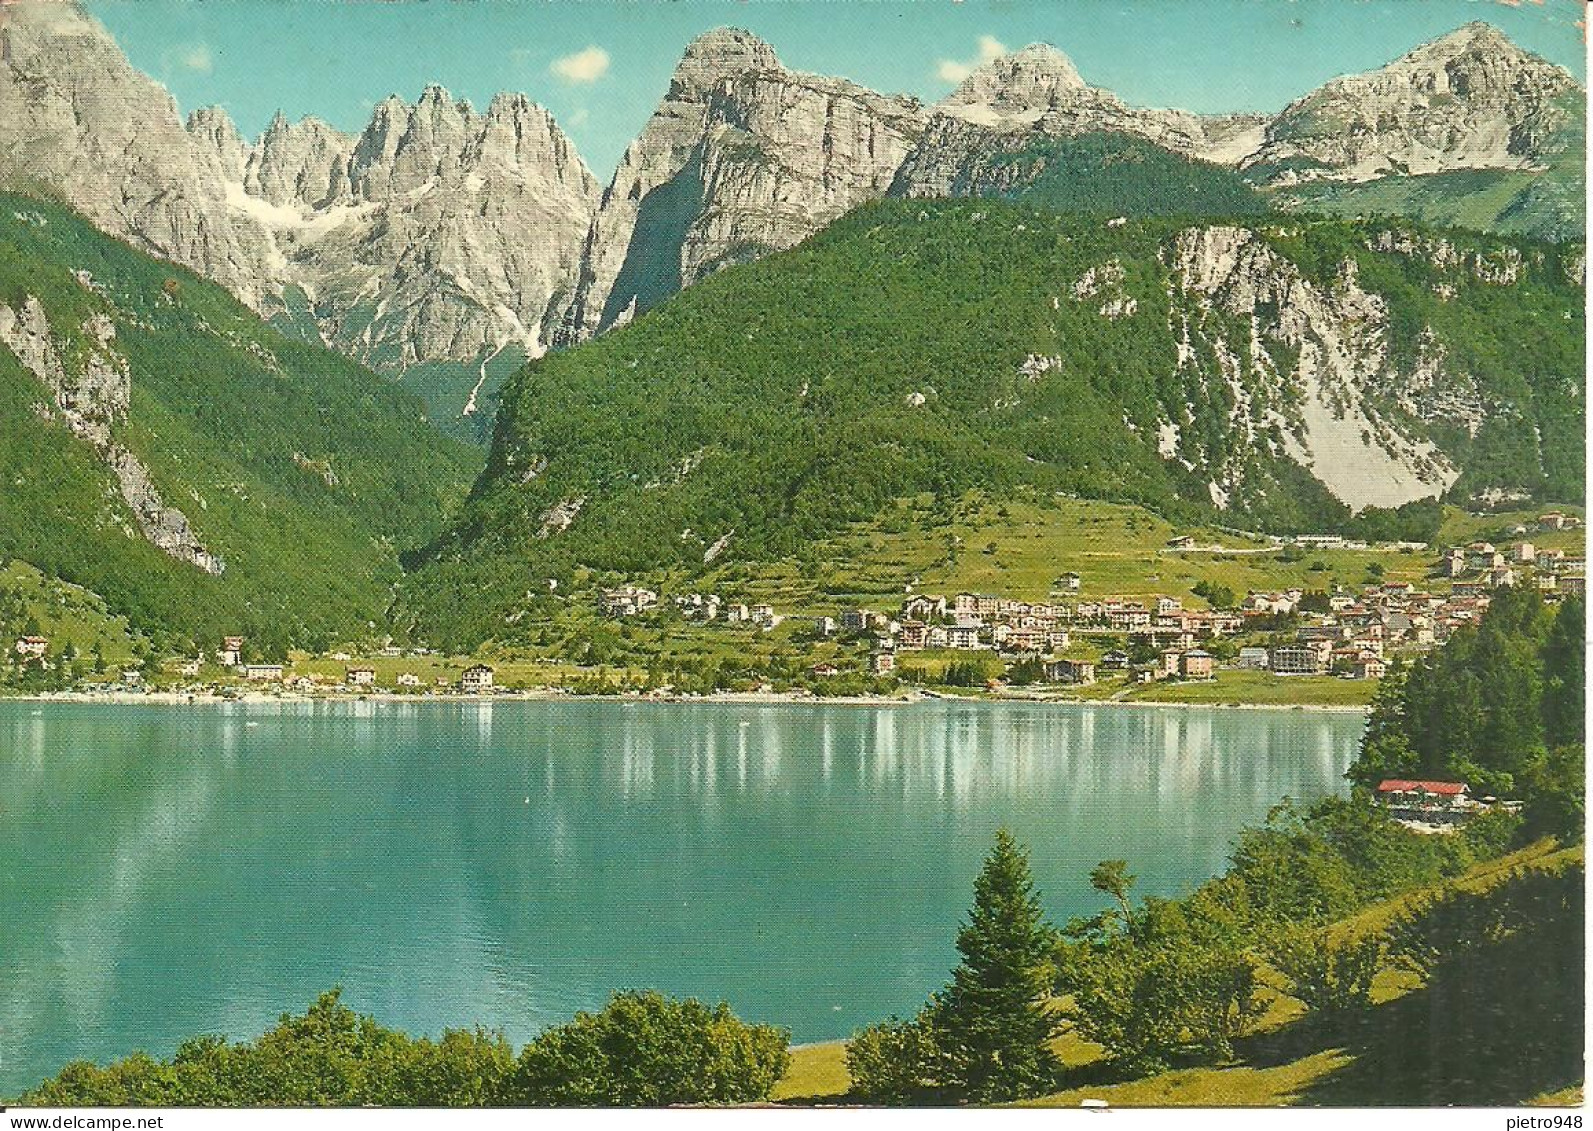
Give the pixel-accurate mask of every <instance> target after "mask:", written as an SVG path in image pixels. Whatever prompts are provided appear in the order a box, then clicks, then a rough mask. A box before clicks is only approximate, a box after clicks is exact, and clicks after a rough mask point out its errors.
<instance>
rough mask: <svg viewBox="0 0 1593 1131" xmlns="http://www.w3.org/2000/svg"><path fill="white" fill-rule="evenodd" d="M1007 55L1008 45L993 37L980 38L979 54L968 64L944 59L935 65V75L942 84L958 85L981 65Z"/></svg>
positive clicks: (968, 61) (983, 36) (959, 60)
mask: <svg viewBox="0 0 1593 1131" xmlns="http://www.w3.org/2000/svg"><path fill="white" fill-rule="evenodd" d="M1006 53H1007V45H1006V44H1005V43H1002V42H1001V40H999V39H997V38H996V37H995V36H993V35H981V36H980V37H979V54H978V57H977V58H975V59H969V60H967V61H966V62H965V61H963V60H961V59H942V60H940V62H938V63H937V64H935V74H936V75H938V76H939V77H940V80H941V81H942V82H950V83H958V82H962V80H963V79H965V78H967V77H968V76H969V75H971V74H973V73H974V68H975V67H977V66H979V64H981V63H989V62H992V61H993V60H996V59H999V58H1001V57H1002V56H1003V55H1005V54H1006Z"/></svg>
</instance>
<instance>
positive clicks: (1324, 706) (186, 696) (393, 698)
mask: <svg viewBox="0 0 1593 1131" xmlns="http://www.w3.org/2000/svg"><path fill="white" fill-rule="evenodd" d="M7 702H13V703H36V704H46V703H69V704H76V705H90V706H112V707H138V706H146V707H214V706H224V705H232V704H241V705H245V706H260V705H263V704H294V705H298V704H306V703H309V704H315V703H329V704H338V705H345V704H353V703H372V704H382V705H411V706H415V705H422V704H431V703H435V704H444V703H473V704H478V705H480V704H493V703H505V704H509V703H551V702H566V703H583V702H589V703H634V704H638V705H657V704H662V705H671V706H681V705H686V704H708V705H711V706H737V705H742V706H764V707H791V706H817V707H912V706H915V705H918V704H922V703H935V702H944V703H959V704H989V705H991V706H1010V705H1021V706H1031V707H1032V706H1042V707H1080V708H1085V707H1109V708H1123V707H1127V708H1138V709H1147V708H1148V709H1153V710H1154V709H1167V708H1171V709H1175V710H1186V711H1310V712H1325V713H1330V714H1356V715H1366V714H1369V713H1370V711H1371V708H1370V707H1369V706H1364V707H1362V706H1354V705H1350V704H1340V703H1180V702H1156V701H1154V700H1143V699H1136V700H1121V699H1070V698H1062V697H1057V698H1046V697H1041V696H1013V695H1008V696H993V697H982V696H972V695H949V694H943V693H938V692H937V693H934V694H924V693H921V692H914V693H911V694H908V695H906V696H900V697H891V696H883V695H860V696H827V697H819V696H813V695H793V694H790V693H788V692H778V691H725V692H718V693H716V694H714V695H702V696H693V697H690V698H687V697H678V696H651V697H650V696H646V695H615V694H608V695H573V694H571V693H569V692H567V691H564V690H563V689H560V688H536V689H531V690H526V691H506V692H501V693H498V694H494V695H481V694H469V695H467V694H463V693H458V692H454V693H443V694H426V695H401V694H397V693H395V692H373V693H367V694H362V695H336V694H330V695H301V694H286V695H271V694H267V693H265V692H259V691H255V692H244V693H241V694H237V695H217V694H214V693H201V692H187V691H147V692H139V691H46V692H40V693H38V694H35V695H5V696H0V703H7Z"/></svg>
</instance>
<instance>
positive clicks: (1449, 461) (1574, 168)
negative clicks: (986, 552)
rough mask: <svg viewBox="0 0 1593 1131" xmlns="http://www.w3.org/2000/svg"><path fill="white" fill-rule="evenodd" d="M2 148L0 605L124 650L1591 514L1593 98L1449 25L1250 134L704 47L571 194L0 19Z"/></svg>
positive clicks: (426, 105)
mask: <svg viewBox="0 0 1593 1131" xmlns="http://www.w3.org/2000/svg"><path fill="white" fill-rule="evenodd" d="M0 106H3V107H4V108H5V111H6V112H5V113H3V114H0V186H3V190H0V434H3V435H4V436H5V438H6V442H5V444H4V445H0V481H3V482H5V483H6V484H7V488H6V490H5V492H4V493H0V558H7V557H15V558H18V559H21V560H22V561H24V562H27V563H30V564H31V565H33V566H36V567H38V568H39V569H40V570H41V571H43V573H44V574H45V575H46V576H50V577H56V578H61V579H63V580H66V581H69V582H72V583H75V584H77V585H80V586H83V587H85V588H87V589H89V590H92V591H94V592H95V593H98V594H99V595H101V596H102V597H104V599H105V601H106V605H107V607H108V608H110V609H111V610H113V611H114V612H116V613H117V614H120V615H125V616H127V617H128V618H129V619H130V621H131V623H132V624H133V625H134V626H135V627H136V628H137V629H139V630H140V631H141V632H143V633H145V635H146V636H148V637H150V638H151V639H155V640H157V642H158V641H159V640H160V638H161V637H162V634H175V639H179V640H187V641H195V640H202V639H208V638H213V637H215V636H216V635H217V634H219V633H221V632H223V631H225V632H229V633H235V632H244V633H246V634H247V635H249V636H250V637H251V638H252V639H254V640H255V641H257V642H258V643H261V644H263V645H264V646H265V647H266V648H267V649H268V650H269V651H281V650H282V649H283V648H285V647H286V646H287V645H289V644H292V643H297V644H309V645H311V646H313V647H319V646H322V645H324V643H325V642H327V641H330V640H335V639H351V638H353V637H357V636H361V635H365V634H370V633H377V632H380V631H383V630H390V631H392V632H393V633H395V634H397V635H401V636H405V637H407V638H409V639H411V640H425V641H427V642H431V643H441V644H444V645H446V646H448V647H451V648H457V649H470V648H474V647H475V646H476V645H478V644H480V643H481V642H482V641H484V640H489V639H500V640H502V639H506V638H507V637H509V636H512V635H513V634H514V633H515V632H517V631H521V628H518V627H516V626H522V627H524V630H525V631H531V629H530V627H528V626H534V625H537V624H538V623H541V622H542V621H543V619H545V618H543V617H542V616H541V613H542V612H547V610H546V609H542V608H541V606H542V605H543V604H546V603H547V602H549V601H553V600H556V599H563V598H566V597H567V596H568V595H570V594H571V593H575V592H579V591H580V590H581V588H582V587H583V586H589V585H591V584H594V583H598V580H599V579H609V580H616V579H618V580H623V579H626V578H639V577H646V578H658V577H661V576H669V577H673V578H677V579H678V578H680V577H682V576H691V575H693V574H701V573H704V572H707V571H709V570H710V568H712V569H732V570H733V569H739V568H743V567H745V568H747V569H755V568H757V566H758V564H759V563H770V562H783V563H785V564H786V565H790V563H791V562H793V561H795V562H797V563H798V564H799V565H800V562H801V559H802V555H803V554H804V553H808V552H809V551H810V548H811V547H812V546H813V545H815V544H818V543H820V542H822V541H823V540H825V539H828V538H831V537H833V536H836V535H838V534H839V533H840V532H841V531H844V530H846V529H848V527H849V525H850V524H857V523H863V524H867V523H869V522H874V521H877V520H878V518H879V516H880V515H882V514H884V513H887V512H888V511H889V509H890V508H891V507H893V506H895V505H897V504H898V503H899V502H900V501H902V500H912V499H919V500H922V499H925V498H928V499H931V500H937V501H938V502H936V503H934V505H937V506H951V505H953V502H954V501H955V500H956V499H958V498H961V497H964V496H966V495H968V494H969V493H979V494H983V495H984V496H986V497H989V498H993V499H995V500H998V501H999V500H1002V499H1025V500H1029V501H1031V502H1033V503H1034V504H1035V505H1039V506H1044V505H1046V504H1047V501H1048V500H1054V499H1055V498H1056V497H1057V496H1058V494H1059V493H1060V494H1067V495H1075V496H1079V497H1083V498H1090V499H1109V500H1116V501H1119V502H1125V503H1134V504H1139V505H1142V506H1145V507H1148V508H1151V509H1153V510H1155V511H1156V512H1158V513H1159V514H1161V515H1162V516H1164V517H1165V518H1169V519H1172V520H1174V521H1178V522H1191V523H1217V524H1221V525H1225V526H1229V527H1240V528H1244V529H1251V530H1270V531H1278V530H1294V531H1298V530H1302V529H1304V530H1333V531H1341V532H1361V533H1363V534H1367V535H1368V536H1372V535H1371V534H1369V533H1368V532H1372V531H1375V532H1377V533H1376V535H1375V536H1378V537H1387V536H1389V535H1390V532H1403V533H1407V534H1408V535H1409V536H1417V537H1425V536H1427V535H1426V534H1424V533H1421V531H1424V530H1426V528H1427V527H1429V526H1431V525H1432V522H1433V521H1435V519H1436V515H1437V513H1438V508H1437V506H1436V503H1435V500H1436V499H1439V498H1443V499H1447V500H1451V501H1459V502H1462V503H1471V502H1478V503H1481V504H1483V505H1491V504H1493V503H1501V502H1508V501H1515V502H1525V501H1527V500H1545V501H1557V502H1575V501H1577V500H1579V499H1581V498H1582V496H1583V479H1584V473H1585V445H1584V425H1585V409H1584V396H1583V392H1584V390H1583V373H1584V359H1585V341H1584V336H1583V320H1582V317H1581V312H1582V311H1583V309H1584V308H1585V302H1586V292H1585V270H1586V257H1585V248H1584V245H1583V243H1582V233H1583V230H1584V227H1585V176H1584V174H1583V172H1582V169H1581V162H1582V160H1583V154H1584V152H1585V94H1584V92H1583V91H1582V89H1581V87H1580V86H1579V85H1578V84H1577V83H1576V82H1575V81H1574V80H1573V79H1572V77H1571V76H1570V75H1569V74H1568V73H1567V72H1565V71H1564V70H1562V69H1561V68H1558V67H1555V66H1552V65H1551V64H1549V63H1547V62H1545V61H1544V60H1542V59H1539V58H1537V57H1535V56H1533V55H1530V54H1528V53H1526V52H1524V51H1521V50H1520V49H1519V48H1517V47H1516V46H1514V45H1513V44H1512V43H1510V41H1509V40H1507V39H1505V38H1504V37H1503V36H1502V35H1501V34H1500V33H1499V32H1498V31H1496V30H1495V29H1493V28H1492V27H1490V26H1488V25H1486V24H1470V25H1467V26H1465V27H1463V28H1461V29H1459V30H1457V31H1456V32H1454V33H1452V34H1451V35H1448V36H1445V37H1444V38H1442V39H1439V40H1436V41H1434V42H1433V43H1430V44H1427V45H1424V46H1423V47H1421V48H1418V49H1417V50H1415V51H1413V52H1411V53H1409V54H1408V55H1406V56H1404V57H1402V58H1401V59H1398V60H1396V61H1395V62H1393V63H1391V64H1390V65H1389V66H1387V67H1385V68H1383V69H1381V70H1378V71H1375V72H1372V73H1370V74H1367V75H1358V76H1347V77H1344V78H1340V79H1335V80H1333V81H1332V82H1329V83H1327V84H1326V85H1324V86H1323V87H1321V88H1319V89H1318V90H1316V91H1313V92H1311V93H1309V94H1307V95H1306V96H1305V97H1303V98H1301V99H1299V100H1297V101H1296V102H1294V103H1293V104H1291V105H1290V106H1288V107H1285V108H1284V109H1283V110H1282V111H1280V112H1279V113H1278V114H1276V115H1270V116H1268V115H1205V116H1203V115H1196V114H1192V113H1189V112H1186V111H1182V110H1161V109H1146V108H1142V107H1135V106H1131V105H1128V104H1127V103H1125V102H1124V101H1123V100H1122V99H1120V98H1119V97H1117V96H1116V95H1115V94H1113V93H1112V92H1110V91H1106V90H1103V89H1100V88H1097V87H1092V86H1091V85H1089V84H1088V83H1087V82H1086V81H1085V80H1084V79H1083V77H1082V76H1081V75H1080V74H1079V72H1078V70H1077V69H1076V68H1075V67H1074V66H1073V64H1072V63H1071V62H1070V61H1069V60H1068V59H1067V58H1066V56H1065V55H1063V54H1062V53H1061V52H1060V51H1058V50H1056V49H1055V48H1053V47H1049V46H1046V45H1034V46H1030V47H1026V48H1024V49H1023V50H1021V51H1018V52H1015V53H1012V54H1010V55H1006V56H1003V57H1001V58H998V59H995V60H993V61H991V62H989V63H987V64H986V65H984V66H983V67H981V68H979V69H978V70H976V71H974V72H973V73H971V74H970V75H969V76H968V77H967V79H966V81H964V82H963V83H961V85H959V86H958V88H957V89H956V90H955V91H953V92H952V94H951V95H949V96H948V97H947V98H945V99H943V100H942V101H941V102H939V103H937V104H935V105H924V104H923V103H921V102H919V101H918V100H916V99H913V98H908V97H901V96H891V95H883V94H879V93H876V92H874V91H870V90H867V89H866V88H863V87H861V86H858V85H856V84H854V83H851V82H849V81H847V80H844V79H838V78H829V77H823V76H815V75H808V74H801V73H798V72H794V71H791V70H789V69H787V68H786V67H784V66H783V65H782V64H781V62H780V61H779V58H778V57H777V55H776V54H775V51H774V49H773V48H772V47H771V46H770V45H769V44H767V43H765V42H763V41H762V40H760V39H758V38H757V37H756V36H753V35H751V34H749V33H747V32H744V31H738V30H734V29H720V30H717V31H713V32H709V33H707V34H705V35H703V36H701V37H699V38H698V39H697V40H695V41H693V42H692V44H691V45H690V46H689V47H688V48H687V50H686V52H685V55H684V57H683V58H682V60H681V62H680V64H679V66H678V67H677V68H676V70H675V73H674V75H673V78H672V79H671V82H670V85H669V88H668V90H667V92H666V94H665V97H664V99H663V101H662V102H661V103H660V105H659V107H658V108H657V110H656V111H655V112H654V114H653V115H652V117H651V118H650V119H649V121H648V122H647V124H646V125H645V127H644V128H643V130H642V132H641V134H640V135H639V136H638V137H637V139H636V140H635V142H634V143H633V144H632V145H631V146H630V147H629V149H628V150H627V151H626V152H625V154H624V157H623V159H622V160H621V161H620V163H619V166H618V168H617V169H616V171H615V173H614V176H613V178H612V180H611V182H610V183H609V184H608V185H607V186H606V187H604V186H602V185H600V184H599V182H598V181H597V180H596V178H595V177H594V176H593V175H592V173H591V171H590V170H589V169H588V168H587V167H586V165H585V164H584V163H583V161H582V159H581V157H580V155H579V154H578V153H577V152H576V151H575V148H574V146H573V145H572V144H571V142H570V140H569V139H568V138H567V137H566V136H565V135H564V134H563V132H562V131H561V130H560V128H559V127H558V125H557V123H555V122H554V120H553V118H552V117H551V116H550V115H549V114H548V113H547V111H545V110H544V109H542V108H541V107H538V106H537V105H535V104H534V103H532V102H531V101H530V100H529V99H527V98H526V97H525V96H524V95H519V94H500V95H498V96H496V97H495V98H493V99H492V100H491V101H490V103H489V104H488V105H487V107H486V108H485V110H477V109H476V108H475V107H473V106H471V105H470V104H469V103H468V102H463V101H459V100H456V99H454V98H453V97H452V96H451V95H450V94H449V93H448V92H447V91H445V90H444V89H442V88H441V87H437V86H432V87H428V88H427V89H426V90H425V91H424V92H423V93H422V95H421V97H420V98H419V100H418V101H416V102H414V103H409V102H406V101H404V100H402V99H400V98H398V97H390V98H388V99H385V100H384V101H382V102H381V103H379V104H378V105H377V106H376V107H375V109H374V112H373V114H372V117H371V120H370V122H369V124H368V125H367V126H366V127H365V128H364V129H363V130H362V131H361V132H360V133H359V134H357V135H355V134H347V133H343V132H341V131H339V130H337V129H334V128H333V127H332V126H330V125H329V124H327V123H325V122H322V121H319V120H317V119H314V118H306V119H303V120H300V121H297V122H292V121H288V120H287V119H286V118H284V117H283V116H281V115H278V116H277V117H276V118H275V119H274V120H273V121H272V122H271V123H270V125H269V126H268V127H267V129H266V130H265V131H264V133H263V134H262V135H261V136H260V137H259V138H257V139H255V140H253V141H250V140H248V139H245V138H244V137H242V136H241V135H240V133H239V131H238V129H237V128H236V126H235V125H234V124H233V123H232V122H231V121H230V120H229V118H228V117H227V115H226V114H225V113H224V112H222V111H221V110H220V109H218V108H214V107H210V108H200V109H197V110H195V111H193V112H192V113H190V114H189V115H188V116H187V117H186V119H185V118H182V117H180V116H179V112H178V109H177V107H176V105H175V104H174V102H173V100H172V99H171V97H170V96H169V94H168V93H167V92H166V91H165V90H164V88H162V87H161V86H160V85H159V84H158V83H156V82H155V81H154V80H152V79H150V78H149V77H147V76H145V75H143V74H141V73H139V72H138V71H137V70H136V69H135V68H134V67H133V66H132V65H131V64H130V63H129V62H128V60H127V59H126V57H125V56H124V55H123V53H122V52H121V50H120V49H119V48H118V46H117V45H116V43H115V42H114V41H113V40H112V39H111V37H110V36H109V35H108V34H107V33H106V32H105V31H104V29H103V28H102V27H100V26H99V25H98V24H97V23H96V22H95V21H93V20H92V19H90V18H89V17H87V16H86V15H85V14H84V13H83V12H82V11H81V10H80V9H79V8H78V7H77V6H76V5H75V4H73V3H65V2H63V3H46V2H43V0H22V2H21V3H15V4H5V5H0ZM466 441H468V442H466ZM483 462H484V463H485V468H484V469H482V463H483ZM478 471H479V472H480V473H479V474H476V473H477V472H478ZM473 477H474V484H473V486H472V485H471V480H472V478H473ZM404 566H407V567H408V568H407V570H406V569H404V568H402V567H404Z"/></svg>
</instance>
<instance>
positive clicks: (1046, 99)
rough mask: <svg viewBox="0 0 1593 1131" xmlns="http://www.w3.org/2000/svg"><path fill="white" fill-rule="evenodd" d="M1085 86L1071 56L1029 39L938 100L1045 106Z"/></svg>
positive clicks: (997, 105)
mask: <svg viewBox="0 0 1593 1131" xmlns="http://www.w3.org/2000/svg"><path fill="white" fill-rule="evenodd" d="M1088 89H1089V84H1087V83H1086V82H1085V81H1084V78H1083V76H1081V75H1080V74H1079V71H1078V68H1077V67H1075V66H1074V65H1073V60H1072V59H1069V58H1068V57H1067V55H1065V54H1064V53H1063V52H1061V51H1059V50H1058V49H1057V48H1055V47H1053V46H1051V45H1050V44H1049V43H1031V44H1029V46H1027V47H1025V48H1023V49H1022V50H1021V51H1014V52H1012V53H1011V54H1010V55H1003V56H1001V58H999V59H993V60H991V61H990V62H988V63H986V64H984V65H983V66H981V67H980V68H979V69H978V70H976V71H974V73H973V74H971V75H969V76H968V77H967V78H966V79H964V80H963V81H962V84H961V85H960V86H958V87H957V89H956V90H954V91H952V93H951V94H950V96H948V97H947V98H946V100H945V101H944V102H943V103H942V104H941V105H942V106H943V107H945V108H954V107H959V106H987V107H991V108H994V109H999V110H1017V111H1023V110H1048V109H1050V108H1051V107H1052V106H1055V105H1056V104H1057V103H1058V102H1059V101H1063V100H1065V99H1066V98H1068V97H1069V96H1071V95H1076V94H1078V93H1080V92H1083V91H1086V90H1088Z"/></svg>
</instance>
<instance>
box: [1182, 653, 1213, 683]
mask: <svg viewBox="0 0 1593 1131" xmlns="http://www.w3.org/2000/svg"><path fill="white" fill-rule="evenodd" d="M1216 666H1217V657H1215V656H1213V655H1212V654H1211V653H1210V652H1207V651H1204V650H1202V649H1200V648H1192V649H1190V650H1189V651H1188V652H1185V653H1184V654H1183V655H1182V656H1180V657H1179V658H1178V674H1179V675H1181V676H1183V677H1184V678H1185V679H1210V678H1212V672H1213V671H1214V670H1215V668H1216Z"/></svg>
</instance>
